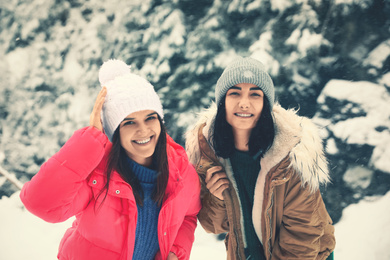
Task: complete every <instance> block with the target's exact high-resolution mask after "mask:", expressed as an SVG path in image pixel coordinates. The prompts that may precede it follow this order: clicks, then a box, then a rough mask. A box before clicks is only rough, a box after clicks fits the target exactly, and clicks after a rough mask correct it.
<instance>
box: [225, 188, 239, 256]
mask: <svg viewBox="0 0 390 260" xmlns="http://www.w3.org/2000/svg"><path fill="white" fill-rule="evenodd" d="M227 193H228V194H229V200H230V202H229V203H230V204H231V207H232V212H233V213H232V218H233V223H235V224H237V219H236V215H235V214H234V212H235V209H234V205H233V198H232V196H231V194H230V192H227ZM233 231H234V235H235V237H236V246H237V251H236V253H237V257H238V259H240V260H241V259H242V258H241V256H240V251H239V249H240V243H239V241H238V238H239V236H238V234H237V230H236V229H235V228H233Z"/></svg>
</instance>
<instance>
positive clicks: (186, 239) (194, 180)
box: [171, 163, 202, 260]
mask: <svg viewBox="0 0 390 260" xmlns="http://www.w3.org/2000/svg"><path fill="white" fill-rule="evenodd" d="M186 171H187V173H186V174H185V175H186V176H188V177H187V180H186V187H185V189H187V190H189V191H192V194H191V195H190V198H189V200H188V201H189V203H190V206H189V208H188V210H187V214H186V216H185V217H184V221H183V223H182V225H181V227H180V228H179V231H178V233H177V236H176V239H175V241H174V243H173V247H172V248H171V252H173V253H174V254H175V255H176V256H177V257H178V258H179V259H180V260H181V259H189V258H190V252H191V248H192V244H193V242H194V240H195V229H196V226H197V215H198V212H199V210H200V209H201V207H202V205H201V201H200V183H199V180H198V176H197V174H196V172H195V169H194V167H193V166H192V165H191V164H190V163H188V165H187V168H186Z"/></svg>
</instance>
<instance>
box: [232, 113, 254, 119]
mask: <svg viewBox="0 0 390 260" xmlns="http://www.w3.org/2000/svg"><path fill="white" fill-rule="evenodd" d="M234 115H235V116H238V117H243V118H248V117H252V116H253V114H249V113H234Z"/></svg>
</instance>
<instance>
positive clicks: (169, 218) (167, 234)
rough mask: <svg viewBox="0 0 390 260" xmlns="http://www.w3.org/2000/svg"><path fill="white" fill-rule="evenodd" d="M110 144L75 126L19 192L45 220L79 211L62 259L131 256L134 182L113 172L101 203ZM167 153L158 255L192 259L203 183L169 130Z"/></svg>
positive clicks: (122, 259) (62, 249)
mask: <svg viewBox="0 0 390 260" xmlns="http://www.w3.org/2000/svg"><path fill="white" fill-rule="evenodd" d="M111 146H112V144H111V143H110V142H109V141H108V139H107V137H106V135H105V134H103V133H102V132H100V131H99V130H97V129H95V128H93V127H86V128H83V129H80V130H78V131H76V132H75V133H74V135H73V136H72V137H71V138H70V139H69V140H68V141H67V142H66V144H65V145H64V146H63V147H62V148H61V150H60V151H59V152H58V153H56V154H55V155H54V156H53V157H51V158H50V159H49V160H48V161H47V162H46V163H45V164H43V165H42V167H41V169H40V171H39V172H38V173H37V174H36V175H35V176H34V177H33V178H32V179H31V181H29V182H27V183H26V184H25V185H24V187H23V189H22V191H21V193H20V198H21V200H22V202H23V204H24V205H25V206H26V208H27V209H28V210H29V211H30V212H32V213H33V214H35V215H36V216H38V217H40V218H42V219H44V220H45V221H48V222H53V223H55V222H62V221H65V220H66V219H68V218H70V217H72V216H76V219H75V221H74V222H73V225H72V227H71V228H69V229H68V230H67V231H66V233H65V235H64V237H63V238H62V240H61V243H60V246H59V252H58V258H59V259H61V260H70V259H72V260H75V259H77V260H86V259H93V260H99V259H101V260H115V259H120V260H125V259H126V260H131V259H132V256H133V250H134V242H135V229H136V225H137V205H136V202H135V199H134V196H133V192H132V189H131V187H130V185H129V184H127V183H126V182H125V181H124V180H123V179H122V178H121V177H120V176H119V174H118V173H117V172H114V173H113V174H112V177H111V180H110V185H109V191H108V195H107V197H106V199H105V201H104V203H103V204H101V206H100V202H101V201H102V199H103V198H104V195H105V191H104V193H103V194H102V195H101V196H100V197H99V198H98V195H99V192H100V191H101V189H102V188H103V186H104V184H105V181H104V179H105V172H104V170H105V166H106V163H107V155H108V152H109V151H110V149H111ZM167 153H168V164H169V180H168V185H167V188H166V192H165V197H164V201H163V205H162V207H161V211H160V215H159V219H158V227H157V228H158V241H159V245H160V251H159V252H158V253H157V255H156V258H155V259H166V258H167V256H168V254H169V252H170V251H171V252H173V253H175V254H176V255H177V256H178V258H179V259H189V256H190V251H191V247H192V243H193V241H194V232H195V228H196V224H197V219H196V216H197V214H198V212H199V210H200V208H201V203H200V198H199V193H200V183H199V179H198V176H197V173H196V172H195V170H194V168H193V167H192V165H191V164H190V163H189V162H188V159H187V155H186V153H185V151H184V149H183V148H182V147H181V146H180V145H178V144H176V143H175V142H174V141H173V140H172V138H170V137H169V136H167ZM96 201H97V203H96V206H95V202H96Z"/></svg>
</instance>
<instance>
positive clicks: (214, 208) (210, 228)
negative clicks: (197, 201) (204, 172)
mask: <svg viewBox="0 0 390 260" xmlns="http://www.w3.org/2000/svg"><path fill="white" fill-rule="evenodd" d="M225 192H226V191H224V193H225ZM201 198H202V209H201V210H200V211H199V214H198V218H199V222H200V224H201V225H202V227H203V229H204V230H206V232H208V233H213V234H221V233H225V232H229V225H228V218H227V211H226V205H225V202H224V201H223V200H220V199H218V198H217V197H215V196H214V195H213V194H211V193H210V192H209V190H208V189H207V188H206V184H205V183H204V182H202V195H201Z"/></svg>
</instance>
